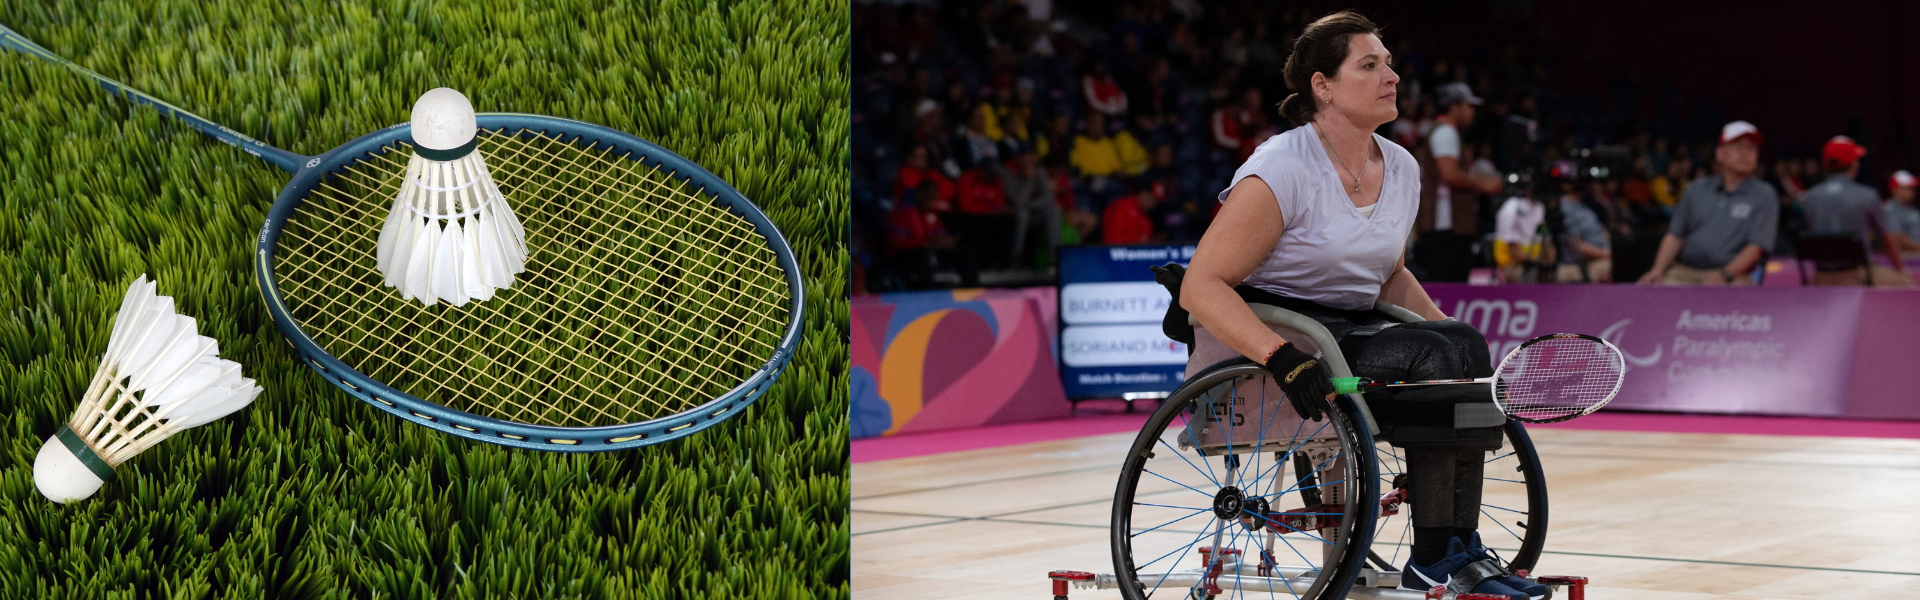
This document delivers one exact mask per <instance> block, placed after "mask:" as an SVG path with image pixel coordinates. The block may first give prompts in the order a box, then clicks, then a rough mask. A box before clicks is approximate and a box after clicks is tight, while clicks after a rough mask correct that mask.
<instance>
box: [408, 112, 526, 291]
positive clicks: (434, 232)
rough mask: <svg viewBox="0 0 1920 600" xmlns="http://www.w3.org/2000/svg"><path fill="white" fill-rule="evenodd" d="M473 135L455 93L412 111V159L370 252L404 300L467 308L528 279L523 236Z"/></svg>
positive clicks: (475, 129) (469, 117) (471, 121)
mask: <svg viewBox="0 0 1920 600" xmlns="http://www.w3.org/2000/svg"><path fill="white" fill-rule="evenodd" d="M478 133H479V128H478V127H477V126H476V125H475V121H474V116H473V105H472V104H471V103H469V102H467V98H466V96H462V95H460V92H456V91H453V90H451V89H447V88H437V89H434V90H432V91H429V92H427V93H426V94H424V95H422V96H420V100H419V101H418V102H415V103H414V105H413V141H414V155H413V156H412V157H411V158H409V159H408V160H407V170H406V175H405V179H404V180H402V181H401V182H400V191H399V193H398V194H396V195H395V196H394V200H393V206H392V208H391V209H390V211H389V212H388V214H387V222H386V224H384V225H382V226H381V228H380V239H379V245H378V247H377V248H375V252H374V262H375V263H376V265H377V266H378V267H379V269H380V273H381V275H383V276H384V279H385V281H386V284H387V286H388V287H392V288H394V289H395V290H398V291H399V292H400V296H401V297H402V298H406V299H408V300H419V301H420V302H421V303H422V304H426V305H429V306H431V305H433V304H434V303H436V302H439V301H442V300H444V301H447V302H451V303H453V305H454V306H465V305H466V304H467V302H468V301H471V300H488V299H491V298H493V292H494V290H496V289H502V290H504V289H507V288H509V287H512V286H513V276H514V275H517V274H519V273H522V272H525V271H526V260H527V234H526V231H525V230H524V229H523V228H522V227H521V226H520V220H519V219H518V218H516V217H515V216H514V215H513V208H512V207H511V206H508V205H507V198H506V196H505V195H503V194H501V193H500V186H498V185H496V184H495V183H494V181H493V175H492V173H491V172H490V171H488V170H487V162H486V157H484V156H482V155H481V152H480V151H479V149H478V143H477V142H478V141H479V138H478V137H477V135H478Z"/></svg>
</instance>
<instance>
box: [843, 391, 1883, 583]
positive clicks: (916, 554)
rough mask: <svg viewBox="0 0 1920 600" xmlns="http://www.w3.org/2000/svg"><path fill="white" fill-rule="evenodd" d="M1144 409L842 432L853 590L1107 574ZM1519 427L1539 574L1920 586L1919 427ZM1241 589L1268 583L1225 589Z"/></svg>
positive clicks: (1703, 419) (1824, 423) (1822, 423)
mask: <svg viewBox="0 0 1920 600" xmlns="http://www.w3.org/2000/svg"><path fill="white" fill-rule="evenodd" d="M1140 421H1144V417H1143V416H1140V415H1131V416H1130V415H1112V416H1098V417H1080V418H1077V419H1069V420H1063V421H1049V422H1038V423H1026V424H1018V425H1006V426H999V427H992V428H985V429H976V430H967V431H957V432H948V433H924V434H918V435H905V436H898V437H892V438H883V439H875V440H856V441H855V442H854V448H853V456H854V459H853V460H854V461H855V462H854V465H853V496H852V497H853V503H852V515H853V595H854V597H856V598H876V599H878V598H925V599H934V598H970V599H971V598H977V599H988V598H1035V599H1044V598H1050V597H1051V595H1050V594H1051V587H1050V583H1051V582H1050V581H1049V580H1048V579H1047V573H1048V572H1049V571H1051V570H1084V571H1093V572H1098V573H1111V572H1113V563H1112V558H1111V555H1110V554H1109V550H1108V531H1109V530H1108V527H1109V522H1108V520H1109V514H1110V508H1111V504H1112V501H1113V495H1114V483H1115V479H1116V475H1117V474H1118V472H1119V470H1120V469H1119V463H1120V458H1121V457H1122V455H1124V454H1125V452H1126V450H1127V448H1128V445H1129V444H1130V443H1131V442H1132V440H1133V437H1134V435H1135V433H1136V431H1135V430H1134V429H1129V428H1128V426H1129V425H1130V424H1137V423H1138V422H1140ZM1099 430H1107V431H1111V433H1095V432H1096V431H1099ZM1529 433H1530V434H1531V435H1532V437H1533V444H1534V446H1535V447H1536V448H1537V449H1538V451H1539V454H1540V458H1541V462H1542V465H1543V469H1544V471H1545V474H1546V479H1547V481H1548V482H1550V492H1549V494H1550V498H1551V507H1552V515H1553V517H1552V520H1551V528H1550V534H1549V535H1548V536H1547V543H1546V549H1545V551H1544V553H1543V555H1542V557H1541V558H1540V562H1539V566H1538V567H1537V568H1536V569H1535V573H1537V574H1543V575H1553V574H1577V575H1582V576H1585V577H1588V578H1589V579H1590V580H1591V582H1592V583H1591V584H1589V586H1588V587H1587V593H1588V594H1590V595H1589V596H1588V597H1589V598H1593V599H1595V600H1604V599H1615V598H1617V599H1627V598H1631V599H1649V600H1666V599H1673V600H1709V599H1740V600H1748V599H1759V598H1847V599H1852V600H1870V599H1895V598H1913V597H1915V596H1916V595H1920V591H1916V590H1920V546H1916V545H1915V544H1914V543H1913V540H1914V539H1916V538H1920V439H1917V438H1920V424H1914V423H1908V422H1873V421H1842V420H1829V419H1793V418H1773V417H1733V416H1726V417H1722V416H1698V415H1660V414H1650V413H1612V412H1608V413H1600V414H1597V415H1593V416H1590V417H1587V418H1585V419H1580V420H1576V421H1572V422H1568V423H1557V424H1548V425H1535V426H1531V427H1530V428H1529ZM997 444H1005V445H997ZM946 448H952V449H956V450H954V451H947V452H940V451H939V450H942V449H946ZM909 455H910V456H909ZM1383 460H1385V458H1384V456H1383ZM1489 477H1490V478H1491V477H1494V475H1493V474H1491V473H1490V474H1489ZM1167 487H1172V486H1170V485H1169V486H1167ZM1487 493H1488V504H1489V505H1492V504H1496V503H1497V502H1496V500H1495V499H1494V498H1495V496H1496V495H1497V492H1496V490H1495V488H1494V487H1493V486H1492V485H1490V486H1489V488H1488V492H1487ZM1197 521H1199V520H1198V519H1195V520H1194V521H1192V522H1190V523H1193V522H1197ZM1493 527H1494V526H1493V525H1491V524H1489V523H1487V522H1486V521H1485V520H1484V519H1483V521H1482V524H1481V529H1482V530H1483V531H1485V530H1489V529H1492V528H1493ZM1196 530H1197V529H1196ZM1488 539H1489V546H1491V547H1492V548H1493V549H1494V550H1496V551H1502V550H1508V551H1510V550H1512V549H1511V548H1503V547H1502V546H1501V544H1499V543H1497V542H1495V541H1493V540H1494V538H1493V537H1491V536H1489V538H1488ZM1374 547H1375V550H1376V551H1378V552H1382V553H1383V554H1384V553H1386V552H1389V551H1390V550H1389V549H1391V548H1397V547H1398V545H1397V544H1393V543H1392V542H1391V541H1390V540H1385V539H1379V540H1377V541H1376V542H1375V543H1374ZM1198 562H1199V560H1198V559H1197V558H1195V557H1189V558H1188V559H1187V563H1188V564H1185V565H1182V567H1181V568H1188V567H1193V566H1197V564H1198ZM1242 596H1244V597H1268V596H1269V595H1268V594H1265V593H1260V594H1254V593H1247V594H1230V595H1223V596H1222V597H1242ZM1068 597H1069V598H1102V599H1104V598H1119V597H1120V594H1119V593H1118V592H1117V591H1114V590H1080V589H1075V590H1072V591H1071V592H1070V593H1069V595H1068ZM1156 597H1158V596H1156ZM1274 597H1289V596H1287V595H1285V594H1278V595H1275V596H1274ZM1557 597H1564V596H1557Z"/></svg>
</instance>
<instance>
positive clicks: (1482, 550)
mask: <svg viewBox="0 0 1920 600" xmlns="http://www.w3.org/2000/svg"><path fill="white" fill-rule="evenodd" d="M1467 552H1470V553H1472V554H1473V555H1474V557H1475V558H1474V560H1481V559H1486V558H1491V557H1492V556H1493V555H1492V553H1489V552H1487V547H1486V545H1484V544H1481V543H1480V532H1478V531H1475V532H1473V533H1470V534H1467ZM1503 562H1504V561H1503ZM1500 583H1502V584H1504V585H1506V586H1507V587H1510V588H1513V589H1515V590H1519V591H1520V593H1522V594H1526V595H1527V600H1545V599H1546V598H1550V597H1552V596H1553V588H1551V587H1548V586H1546V585H1545V584H1540V583H1534V582H1532V581H1527V580H1526V579H1524V578H1521V577H1520V576H1518V575H1507V576H1504V577H1501V578H1500Z"/></svg>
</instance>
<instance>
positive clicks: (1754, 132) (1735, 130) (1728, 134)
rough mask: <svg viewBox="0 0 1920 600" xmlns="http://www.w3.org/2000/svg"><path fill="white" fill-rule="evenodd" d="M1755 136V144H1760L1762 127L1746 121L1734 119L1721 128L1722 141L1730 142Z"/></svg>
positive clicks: (1723, 142)
mask: <svg viewBox="0 0 1920 600" xmlns="http://www.w3.org/2000/svg"><path fill="white" fill-rule="evenodd" d="M1747 136H1753V143H1754V145H1756V146H1758V145H1760V140H1761V137H1760V128H1759V127H1754V126H1753V124H1752V123H1748V122H1746V121H1734V122H1732V123H1728V124H1727V126H1726V127H1721V128H1720V143H1721V144H1723V145H1724V144H1729V143H1732V142H1733V141H1734V140H1738V139H1740V138H1743V137H1747Z"/></svg>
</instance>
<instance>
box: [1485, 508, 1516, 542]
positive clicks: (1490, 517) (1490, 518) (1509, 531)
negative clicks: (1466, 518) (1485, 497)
mask: <svg viewBox="0 0 1920 600" xmlns="http://www.w3.org/2000/svg"><path fill="white" fill-rule="evenodd" d="M1480 514H1481V515H1484V516H1485V517H1487V520H1488V521H1493V524H1495V525H1499V526H1500V528H1501V529H1505V530H1507V535H1511V536H1513V537H1514V539H1519V540H1525V539H1527V536H1524V535H1520V534H1518V533H1514V532H1513V528H1511V527H1507V524H1506V523H1501V522H1500V519H1496V518H1494V517H1493V514H1492V513H1488V512H1487V509H1486V508H1484V507H1483V508H1481V509H1480Z"/></svg>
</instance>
